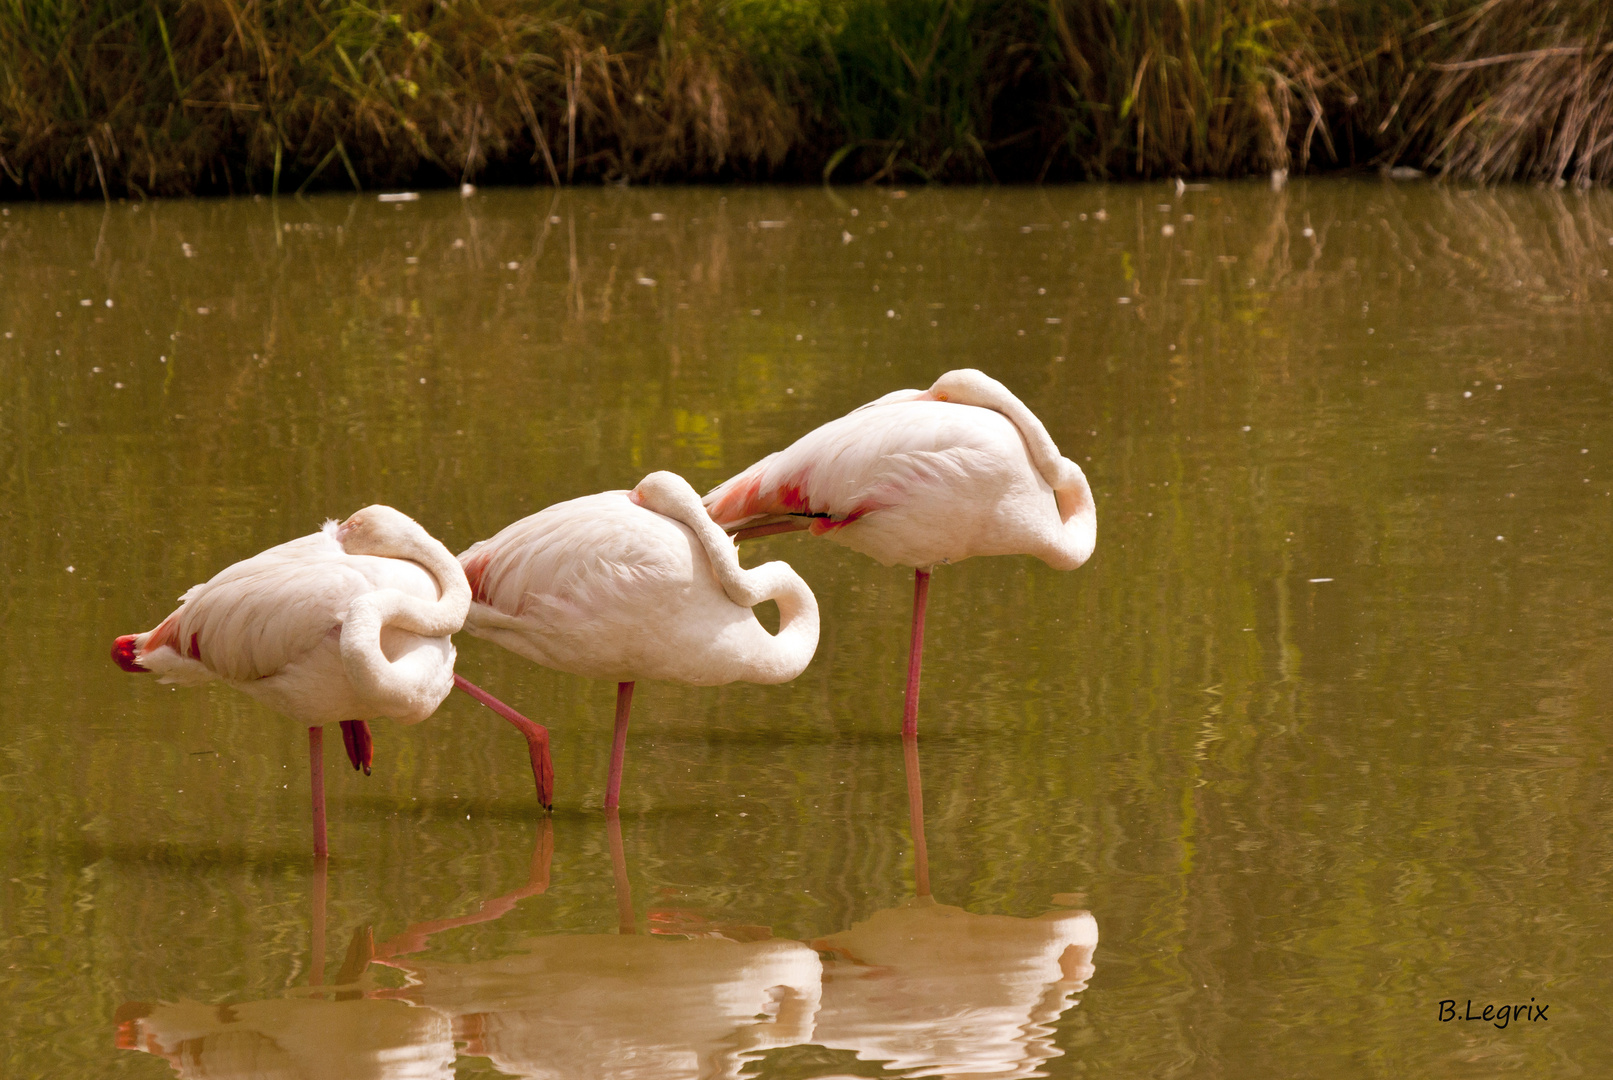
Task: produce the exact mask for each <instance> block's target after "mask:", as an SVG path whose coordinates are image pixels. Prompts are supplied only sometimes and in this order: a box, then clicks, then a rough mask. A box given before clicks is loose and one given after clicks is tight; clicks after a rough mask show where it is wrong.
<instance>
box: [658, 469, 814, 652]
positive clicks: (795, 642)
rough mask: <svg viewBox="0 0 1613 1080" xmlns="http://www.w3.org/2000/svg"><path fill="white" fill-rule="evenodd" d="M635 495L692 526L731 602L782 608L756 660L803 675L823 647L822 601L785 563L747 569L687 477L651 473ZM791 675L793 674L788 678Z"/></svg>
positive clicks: (659, 511) (771, 563) (659, 510)
mask: <svg viewBox="0 0 1613 1080" xmlns="http://www.w3.org/2000/svg"><path fill="white" fill-rule="evenodd" d="M629 497H630V498H631V499H632V500H633V501H634V502H635V503H637V504H638V505H640V506H642V507H644V508H645V509H646V510H652V511H654V512H655V513H658V514H662V515H664V516H666V517H669V518H671V519H672V520H674V521H677V522H679V523H681V524H683V525H685V526H687V527H688V529H689V531H690V532H692V533H694V534H695V538H696V539H697V540H699V541H700V546H701V548H702V549H704V551H705V553H706V561H707V562H708V563H709V564H710V566H711V572H712V575H713V576H714V577H716V579H717V583H718V584H719V585H721V586H722V590H723V594H724V595H726V596H727V597H728V599H729V600H731V601H733V602H734V603H735V604H738V605H739V606H740V607H746V608H751V607H755V606H756V605H757V604H760V603H762V602H763V601H766V600H772V601H775V602H776V603H777V604H778V609H779V629H778V633H777V634H774V635H773V636H772V643H771V645H769V647H768V655H767V656H766V657H757V658H756V659H757V660H758V661H759V662H760V663H761V664H762V666H765V667H767V668H769V669H774V670H775V671H776V673H777V675H778V676H779V677H782V678H793V677H794V675H795V674H799V672H800V670H801V669H802V668H804V667H806V665H807V664H808V663H809V662H810V661H811V659H812V654H813V653H815V652H816V651H817V648H818V601H817V598H816V597H814V596H813V595H812V590H811V589H809V588H807V583H806V582H805V581H803V580H801V576H800V575H799V574H797V573H796V572H795V571H794V570H792V569H791V568H790V567H789V565H788V564H787V563H783V562H770V563H763V564H762V565H761V566H758V567H756V568H755V569H752V570H747V569H745V568H744V567H743V566H741V565H740V563H739V552H738V551H737V550H735V547H734V540H733V538H731V537H730V536H729V535H728V534H727V533H725V532H724V531H723V529H722V526H720V525H718V524H717V523H716V522H715V521H713V520H712V518H711V515H710V514H709V513H707V512H706V508H705V506H704V505H703V504H702V503H701V501H700V496H699V495H698V494H696V493H695V490H694V488H692V487H690V486H689V484H688V482H687V481H685V480H684V479H683V478H682V477H679V476H676V475H674V474H672V473H651V474H650V475H649V476H647V477H645V478H644V480H643V481H641V482H640V484H639V486H638V487H637V488H635V489H634V490H633V491H632V492H631V493H630V495H629ZM785 672H791V674H788V675H785V674H784V673H785ZM752 681H758V682H759V681H765V680H763V679H753V680H752Z"/></svg>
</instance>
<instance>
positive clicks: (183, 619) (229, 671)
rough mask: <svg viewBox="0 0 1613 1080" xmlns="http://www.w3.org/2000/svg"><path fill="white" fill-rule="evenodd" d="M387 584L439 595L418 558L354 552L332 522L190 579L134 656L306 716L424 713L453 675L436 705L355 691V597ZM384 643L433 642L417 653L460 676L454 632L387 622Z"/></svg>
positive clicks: (171, 677)
mask: <svg viewBox="0 0 1613 1080" xmlns="http://www.w3.org/2000/svg"><path fill="white" fill-rule="evenodd" d="M383 589H395V590H397V591H399V592H401V593H404V594H406V595H408V596H414V597H418V598H419V599H421V600H424V601H427V602H432V603H434V602H436V601H437V599H438V589H437V586H436V583H435V582H434V581H433V579H432V577H431V575H430V574H429V573H428V572H427V571H426V570H425V569H424V568H423V567H422V566H421V565H420V564H419V563H416V562H413V561H411V560H408V559H400V558H384V557H380V556H374V555H351V554H348V553H347V552H345V551H344V550H343V549H342V546H341V544H340V543H338V542H337V540H336V537H335V523H334V522H332V523H330V524H328V525H327V526H326V527H325V529H323V530H321V531H320V532H317V533H314V534H312V535H310V536H304V537H299V538H298V539H296V540H291V541H288V542H287V543H284V544H280V545H277V546H275V547H272V548H269V549H268V550H267V551H263V552H260V553H258V554H257V555H254V556H253V557H252V558H250V559H245V560H243V561H241V562H238V563H235V564H233V565H232V566H229V567H226V568H225V569H224V570H222V571H220V572H219V573H218V574H216V575H214V576H213V577H212V578H211V579H209V580H208V581H206V582H204V583H202V584H200V585H197V586H194V587H193V588H191V589H190V590H189V591H188V592H186V593H185V595H184V596H183V597H181V598H180V599H181V603H180V606H179V607H178V608H177V609H175V610H174V612H173V613H172V614H170V615H169V616H168V617H167V618H166V619H164V620H163V621H162V622H161V623H159V624H158V625H157V627H156V628H155V629H153V630H150V631H148V632H147V633H145V634H140V635H137V636H135V638H134V640H133V643H132V644H133V649H132V655H133V659H134V660H135V662H136V663H137V665H138V667H139V668H144V669H145V670H149V671H154V672H157V673H158V674H160V675H161V676H162V681H164V682H174V683H181V684H196V683H202V682H208V681H211V680H213V679H222V680H224V681H225V682H228V683H230V684H232V685H234V686H236V687H237V688H239V689H241V690H243V691H245V692H247V693H249V694H251V695H253V696H254V697H257V698H259V699H261V700H263V701H264V702H265V703H266V704H268V705H270V706H271V707H273V708H276V709H278V710H279V711H281V712H284V713H286V714H288V715H291V716H296V717H297V718H298V719H301V720H305V721H307V722H320V723H330V722H334V721H336V720H347V719H355V720H356V719H369V718H373V717H375V716H378V715H387V716H393V717H394V718H395V719H399V720H404V721H414V720H420V719H424V718H425V716H428V715H430V713H431V711H432V710H433V709H435V707H436V705H437V704H438V703H440V702H441V699H442V697H443V696H445V695H446V693H447V689H446V685H447V684H445V686H444V689H443V691H442V694H439V695H435V696H436V700H435V701H432V702H430V703H429V706H428V704H427V703H426V702H424V701H420V702H411V703H409V705H407V706H406V707H404V708H403V709H401V710H399V709H398V708H397V707H396V703H391V702H376V701H373V700H366V699H365V697H364V696H363V695H362V694H359V693H357V692H356V691H355V690H354V689H353V688H352V687H351V685H350V684H349V680H348V677H347V673H346V669H345V668H344V666H343V663H342V660H341V656H340V650H339V641H340V634H341V625H342V623H343V621H344V620H345V618H346V617H347V612H348V608H349V606H350V605H351V604H352V603H353V601H354V600H355V599H357V598H358V597H360V596H364V595H366V594H370V593H374V592H376V591H378V590H383ZM380 647H381V650H382V652H383V653H384V654H385V656H386V658H387V659H388V660H389V661H397V660H400V659H405V658H407V657H409V656H410V654H414V653H417V652H419V651H420V650H425V654H424V655H421V656H419V657H418V658H417V659H418V660H419V661H420V662H422V663H424V664H427V665H429V666H430V667H432V668H437V667H443V666H444V664H446V670H449V671H450V674H449V675H448V676H447V678H448V679H450V680H451V678H452V675H451V668H452V663H453V659H452V658H453V651H452V646H451V645H450V644H449V642H448V639H447V638H446V637H443V638H421V637H418V636H416V635H414V634H410V633H408V632H406V631H403V630H398V629H395V628H392V627H387V628H384V629H383V630H382V631H381V640H380ZM437 681H440V680H437ZM426 696H428V697H429V696H432V695H426ZM422 711H423V712H424V715H419V714H420V713H421V712H422Z"/></svg>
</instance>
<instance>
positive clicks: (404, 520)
mask: <svg viewBox="0 0 1613 1080" xmlns="http://www.w3.org/2000/svg"><path fill="white" fill-rule="evenodd" d="M420 532H421V529H420V526H419V525H417V524H415V521H414V519H413V518H411V517H410V516H409V515H408V514H405V513H403V511H401V510H394V509H392V507H390V506H383V505H381V504H380V503H376V504H375V505H374V506H366V507H365V508H364V509H362V510H360V511H359V512H358V513H356V514H354V515H353V516H352V517H350V518H348V519H347V520H346V521H344V522H342V523H341V525H339V526H337V529H336V540H337V542H338V543H340V544H341V545H342V550H344V551H346V552H347V553H348V554H349V555H389V554H391V553H393V552H396V551H398V550H399V549H400V548H402V547H404V546H405V543H406V541H407V540H411V539H414V538H416V537H418V536H419V535H420Z"/></svg>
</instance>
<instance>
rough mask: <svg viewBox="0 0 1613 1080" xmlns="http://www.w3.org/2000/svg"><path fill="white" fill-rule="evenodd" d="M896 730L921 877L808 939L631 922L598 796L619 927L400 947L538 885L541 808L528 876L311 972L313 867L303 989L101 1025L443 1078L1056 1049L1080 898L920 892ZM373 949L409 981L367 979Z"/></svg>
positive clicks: (258, 1060) (169, 1042)
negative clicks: (506, 945) (655, 931)
mask: <svg viewBox="0 0 1613 1080" xmlns="http://www.w3.org/2000/svg"><path fill="white" fill-rule="evenodd" d="M907 748H908V755H909V756H908V769H909V773H908V776H909V800H910V813H911V815H912V822H913V826H914V828H913V835H914V839H915V841H916V843H915V848H916V850H915V855H916V870H917V872H918V892H919V895H918V896H917V897H916V898H915V899H913V900H911V901H909V902H908V903H906V904H903V905H901V906H899V907H896V908H893V909H890V910H887V911H880V912H876V913H874V914H873V915H872V916H870V917H869V918H867V919H865V920H863V921H862V922H859V923H857V924H855V925H854V926H852V927H851V928H850V929H849V930H845V931H842V932H840V933H837V934H831V935H829V936H827V937H824V938H821V939H819V940H817V941H814V942H812V943H811V944H810V945H808V944H804V943H802V942H798V941H791V940H786V939H771V938H764V939H761V940H754V939H755V937H756V933H757V931H756V928H745V930H743V931H739V932H734V931H727V932H728V933H732V934H733V936H732V937H727V936H724V933H725V931H724V929H723V928H721V927H716V928H712V927H706V928H705V932H704V933H703V934H702V935H701V936H697V937H693V938H691V939H689V940H667V939H664V938H658V937H655V936H651V935H641V934H639V933H637V929H638V919H637V917H636V915H635V913H634V908H633V902H632V896H631V893H630V891H629V887H628V875H627V867H626V857H625V853H624V848H623V842H622V833H621V825H620V820H619V818H618V816H617V815H616V814H614V813H611V814H607V816H606V825H607V837H608V841H609V846H610V853H611V861H612V865H613V869H614V871H615V878H616V906H617V912H616V914H617V924H618V932H617V933H614V934H610V933H604V934H600V933H594V934H555V935H548V936H543V937H538V938H534V939H531V940H529V941H527V942H525V943H523V944H522V945H521V946H520V947H519V948H518V950H517V951H516V952H514V953H513V954H512V955H508V956H504V957H499V958H496V959H491V960H484V961H477V962H473V963H449V962H444V961H435V960H428V959H419V958H415V957H414V956H413V955H412V954H414V953H418V952H420V951H421V950H423V949H424V948H426V946H427V944H428V943H429V939H430V938H431V936H432V935H433V934H437V933H440V932H442V931H445V930H449V929H453V928H456V927H462V926H467V925H470V924H472V923H478V922H487V921H490V920H493V919H497V918H500V917H502V916H504V915H505V914H507V913H508V912H509V911H511V910H512V909H513V908H514V907H515V906H516V904H517V903H518V902H519V901H520V900H522V899H524V898H525V897H528V896H533V895H536V894H538V893H541V892H543V891H544V889H545V888H546V887H547V885H548V875H549V861H550V858H551V855H552V851H553V840H552V831H551V829H552V826H551V825H550V824H549V822H548V821H545V822H543V824H542V832H540V835H539V841H538V845H537V847H536V849H535V850H534V853H533V858H532V867H531V870H530V873H529V877H528V881H527V883H526V884H525V885H523V886H522V887H521V888H519V889H516V890H514V891H512V892H508V893H505V894H503V895H501V896H498V897H496V898H494V899H492V900H488V901H486V902H485V903H483V904H482V905H481V906H480V908H479V909H478V910H477V911H476V912H474V913H472V914H470V915H466V916H461V917H458V918H452V919H443V920H438V921H434V922H423V923H417V924H415V925H413V926H411V927H409V928H408V929H407V930H405V931H403V932H402V933H400V934H398V935H396V936H395V937H393V938H391V939H389V940H387V941H384V942H382V943H380V944H378V945H377V944H373V943H372V940H371V938H370V936H369V935H368V934H367V933H361V934H359V935H356V936H355V938H354V941H353V944H352V946H351V947H350V948H349V950H348V956H347V960H346V962H345V963H344V964H343V966H342V971H341V973H340V974H338V975H337V976H336V978H335V981H334V983H332V984H331V985H329V986H325V985H324V980H323V972H322V969H321V965H320V964H319V962H318V960H317V958H318V957H320V956H322V955H323V953H324V945H323V921H324V919H323V896H322V891H321V890H320V885H321V882H320V880H319V879H317V878H316V881H315V887H316V892H315V915H316V917H315V920H314V929H315V957H316V962H315V965H314V972H313V976H312V978H311V982H313V983H314V987H313V988H312V989H310V990H307V991H303V992H301V993H299V994H297V995H292V996H288V997H287V998H285V999H282V1000H271V1001H260V1002H249V1003H245V1004H237V1005H205V1004H198V1003H190V1002H186V1003H179V1004H171V1005H156V1006H148V1005H144V1004H140V1003H131V1004H130V1005H126V1006H124V1007H123V1008H122V1009H120V1010H119V1015H118V1021H119V1028H118V1044H119V1045H120V1046H124V1047H127V1048H130V1049H138V1050H144V1051H146V1052H149V1053H153V1054H159V1055H161V1056H163V1057H165V1058H167V1059H168V1061H169V1062H170V1063H171V1064H172V1065H173V1067H174V1071H175V1073H176V1074H177V1075H178V1076H180V1077H182V1078H184V1080H203V1078H206V1080H224V1078H231V1080H249V1078H252V1080H267V1078H269V1077H275V1078H280V1077H308V1078H320V1080H323V1078H326V1077H329V1078H331V1080H337V1078H340V1080H370V1078H375V1080H404V1078H409V1080H413V1078H431V1080H436V1078H441V1080H448V1078H449V1077H451V1076H453V1075H454V1061H455V1057H456V1053H462V1054H466V1055H470V1056H476V1057H485V1058H487V1059H488V1060H489V1062H490V1063H491V1065H492V1066H493V1067H494V1068H496V1069H497V1070H498V1071H499V1072H501V1073H503V1074H506V1075H509V1076H516V1077H533V1078H536V1077H543V1078H545V1080H558V1078H567V1080H571V1078H575V1080H629V1078H632V1080H637V1078H646V1080H648V1078H654V1080H667V1078H671V1080H679V1078H696V1077H699V1078H705V1077H716V1078H738V1077H740V1076H741V1075H742V1074H744V1072H745V1071H746V1068H747V1065H748V1064H749V1063H752V1062H754V1061H755V1060H756V1059H757V1058H759V1057H761V1056H763V1055H765V1054H766V1053H767V1052H768V1051H770V1050H775V1049H783V1048H787V1047H791V1046H809V1045H817V1046H822V1047H826V1048H829V1049H837V1050H849V1051H852V1052H854V1053H855V1054H856V1055H857V1057H858V1058H859V1059H861V1060H865V1061H879V1062H883V1063H885V1066H886V1068H891V1069H901V1070H905V1071H906V1074H907V1075H910V1076H927V1075H963V1074H968V1075H975V1076H991V1077H998V1078H1007V1077H1028V1076H1033V1075H1038V1073H1037V1069H1038V1067H1039V1066H1040V1065H1041V1064H1042V1063H1044V1062H1046V1061H1047V1060H1048V1059H1049V1058H1052V1057H1054V1056H1056V1055H1057V1054H1058V1053H1059V1050H1058V1049H1057V1048H1056V1047H1055V1046H1054V1041H1053V1031H1052V1025H1053V1024H1054V1023H1055V1022H1056V1021H1057V1019H1058V1018H1059V1017H1060V1016H1061V1015H1062V1014H1063V1013H1064V1012H1065V1011H1066V1010H1068V1009H1069V1008H1070V1007H1071V1006H1072V1005H1073V1004H1074V1003H1075V1002H1074V1000H1073V999H1074V996H1075V995H1076V994H1078V993H1079V992H1080V991H1081V990H1082V989H1084V987H1085V985H1086V980H1087V979H1089V978H1090V977H1091V976H1092V973H1093V967H1092V954H1093V950H1094V948H1095V947H1096V944H1097V937H1098V935H1097V925H1096V923H1095V922H1094V921H1093V918H1092V916H1091V915H1090V914H1089V913H1087V912H1084V911H1058V912H1051V913H1049V914H1046V915H1043V916H1040V917H1038V918H1032V919H1018V918H1011V917H1008V916H1002V915H974V914H970V913H969V912H966V911H964V910H962V909H961V908H957V907H953V906H950V905H945V904H938V903H936V901H935V900H934V899H933V897H931V896H930V895H929V877H928V864H927V858H926V855H925V852H924V848H923V835H924V833H923V806H922V793H921V788H920V784H919V780H918V762H917V752H916V745H915V744H914V743H912V742H911V741H909V742H908V743H907ZM763 932H765V931H763ZM736 938H737V939H738V940H736ZM823 955H827V956H828V957H829V959H828V960H827V962H825V961H824V960H822V959H821V958H820V957H821V956H823ZM371 964H382V965H385V966H387V967H391V968H393V969H396V970H397V971H399V972H401V973H402V974H403V976H404V978H405V985H404V986H403V987H401V988H398V989H382V988H381V987H380V980H378V979H376V978H375V976H374V975H373V974H372V973H371V970H370V965H371ZM456 1046H457V1047H458V1048H459V1049H458V1050H457V1051H456V1049H455V1048H456Z"/></svg>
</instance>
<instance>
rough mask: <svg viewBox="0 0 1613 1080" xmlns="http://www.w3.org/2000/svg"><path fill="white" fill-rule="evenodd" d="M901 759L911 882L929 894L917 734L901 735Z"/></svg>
mask: <svg viewBox="0 0 1613 1080" xmlns="http://www.w3.org/2000/svg"><path fill="white" fill-rule="evenodd" d="M902 761H903V764H905V765H906V766H907V824H908V828H909V829H911V830H912V833H913V883H914V885H915V887H916V888H917V889H918V894H919V895H920V896H929V895H930V852H929V849H928V848H927V847H926V846H925V843H924V781H923V780H921V779H920V778H919V740H918V736H917V735H904V736H902Z"/></svg>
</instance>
